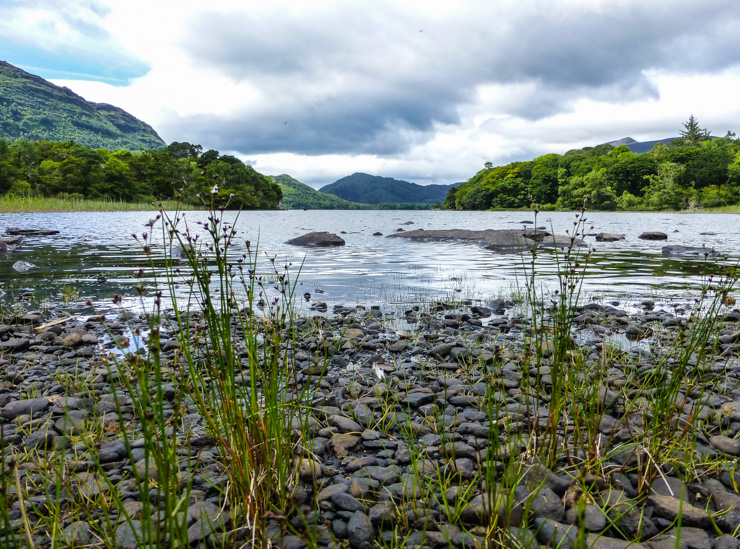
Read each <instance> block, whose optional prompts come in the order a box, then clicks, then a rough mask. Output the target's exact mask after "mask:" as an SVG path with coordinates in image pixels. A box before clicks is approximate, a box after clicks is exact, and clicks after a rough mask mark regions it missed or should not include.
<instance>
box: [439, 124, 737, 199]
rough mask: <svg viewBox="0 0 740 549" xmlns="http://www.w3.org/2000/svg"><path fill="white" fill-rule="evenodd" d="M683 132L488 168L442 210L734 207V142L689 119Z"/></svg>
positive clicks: (452, 194)
mask: <svg viewBox="0 0 740 549" xmlns="http://www.w3.org/2000/svg"><path fill="white" fill-rule="evenodd" d="M684 127H685V128H686V131H685V132H680V133H681V138H672V139H664V140H660V141H652V142H644V143H638V142H636V141H635V140H634V139H631V138H624V139H620V140H619V141H615V142H612V143H604V144H601V145H597V146H596V147H585V148H583V149H577V150H576V149H574V150H570V151H568V152H566V153H565V154H562V155H560V154H554V153H551V154H546V155H544V156H539V157H537V158H535V159H533V160H530V161H526V162H512V163H510V164H507V165H505V166H495V167H494V166H493V165H492V164H490V163H488V164H486V165H485V169H483V170H481V171H479V172H478V173H476V174H475V175H473V177H471V178H470V179H469V180H468V181H467V182H465V183H463V184H462V185H460V186H459V187H454V188H452V189H450V192H449V193H448V195H447V198H446V200H445V203H444V206H445V208H446V209H454V210H516V209H528V208H531V207H532V205H533V204H537V205H538V206H537V207H538V208H539V209H541V210H543V209H544V210H579V209H580V208H582V207H583V206H584V204H585V206H586V208H587V209H589V210H643V211H660V210H695V209H697V208H720V207H725V206H735V205H737V204H740V140H738V139H735V137H734V135H735V134H734V133H732V132H728V134H727V135H726V136H725V137H720V138H713V137H712V136H711V135H710V134H709V131H707V130H704V129H702V128H698V124H697V123H696V121H695V119H694V118H693V116H692V118H691V119H690V120H689V122H687V123H686V124H684ZM615 145H616V146H615ZM640 146H642V147H640ZM639 150H645V151H649V152H636V151H639Z"/></svg>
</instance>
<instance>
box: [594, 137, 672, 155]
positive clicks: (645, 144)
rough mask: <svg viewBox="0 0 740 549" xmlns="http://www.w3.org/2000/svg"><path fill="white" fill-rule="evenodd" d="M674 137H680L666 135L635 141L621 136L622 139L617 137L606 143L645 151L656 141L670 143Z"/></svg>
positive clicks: (633, 150) (649, 149) (641, 151)
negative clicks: (660, 137)
mask: <svg viewBox="0 0 740 549" xmlns="http://www.w3.org/2000/svg"><path fill="white" fill-rule="evenodd" d="M676 139H681V138H680V137H666V138H665V139H657V140H655V141H642V142H639V141H635V140H634V139H632V138H631V137H623V138H622V139H617V140H616V141H609V142H608V143H606V144H607V145H614V146H615V147H618V146H619V145H627V148H628V149H629V150H630V151H632V152H633V153H646V152H648V151H651V150H653V147H655V145H657V144H658V143H670V142H671V141H675V140H676Z"/></svg>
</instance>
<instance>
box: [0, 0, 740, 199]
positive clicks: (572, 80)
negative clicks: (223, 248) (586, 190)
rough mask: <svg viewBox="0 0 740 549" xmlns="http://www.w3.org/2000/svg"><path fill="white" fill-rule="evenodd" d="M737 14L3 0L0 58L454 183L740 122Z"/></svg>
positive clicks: (230, 135) (322, 164)
mask: <svg viewBox="0 0 740 549" xmlns="http://www.w3.org/2000/svg"><path fill="white" fill-rule="evenodd" d="M738 28H740V2H738V1H737V0H702V1H700V2H699V1H696V0H619V1H615V0H609V1H602V0H468V1H464V0H445V1H441V0H440V1H435V0H390V1H386V0H259V1H255V0H208V1H205V2H204V1H198V2H194V1H190V0H146V1H143V0H125V1H124V0H64V1H61V0H0V59H2V60H5V61H7V62H9V63H12V64H14V65H16V66H18V67H20V68H22V69H24V70H27V71H28V72H31V73H34V74H38V75H40V76H42V77H44V78H46V79H49V80H51V81H52V82H54V83H55V84H58V85H64V86H67V87H69V88H70V89H72V90H73V91H75V92H76V93H78V94H79V95H81V96H83V97H84V98H85V99H88V100H90V101H96V102H104V103H111V104H113V105H116V106H119V107H121V108H123V109H125V110H127V111H128V112H130V113H131V114H133V115H134V116H136V117H138V118H140V119H142V120H144V121H145V122H147V123H149V124H150V125H151V126H152V127H153V128H154V129H155V130H156V131H157V132H158V133H159V135H160V136H161V137H162V138H163V139H164V141H165V142H167V143H170V142H172V141H187V142H190V143H195V144H200V145H202V146H203V148H204V150H207V149H216V150H219V151H220V152H221V153H222V154H234V155H235V156H238V157H239V158H241V159H242V160H244V161H245V162H248V163H250V164H252V165H253V166H254V167H255V169H257V171H259V172H261V173H263V174H266V175H279V174H283V173H287V174H289V175H291V176H293V177H294V178H296V179H298V180H299V181H302V182H304V183H307V184H309V185H312V186H314V187H320V186H321V185H325V184H328V183H331V182H333V181H335V180H337V179H339V178H341V177H343V176H346V175H349V174H351V173H354V172H367V173H371V174H375V175H381V176H385V177H394V178H397V179H402V180H406V181H411V182H414V183H419V184H429V183H437V184H451V183H455V182H458V181H465V180H467V179H469V178H470V177H472V176H473V175H474V174H475V173H476V172H478V171H479V170H480V169H482V168H483V165H484V164H485V163H486V162H492V163H493V164H494V165H503V164H507V163H509V162H512V161H517V160H530V159H532V158H534V157H536V156H539V155H542V154H547V153H559V154H562V153H565V152H566V151H568V150H570V149H574V148H581V147H585V146H593V145H598V144H600V143H604V142H608V141H612V140H616V139H620V138H623V137H627V136H629V137H632V138H634V139H636V140H638V141H648V140H653V139H661V138H665V137H672V136H677V135H678V132H679V131H680V130H681V129H683V127H682V123H683V122H685V121H686V120H688V118H689V116H690V115H692V114H693V115H694V116H695V117H696V118H697V119H698V121H699V123H700V125H701V126H702V127H704V128H708V129H709V130H711V131H712V134H713V135H718V136H722V135H725V134H726V132H727V131H728V130H732V131H737V132H738V133H740V101H738V90H740V32H737V29H738Z"/></svg>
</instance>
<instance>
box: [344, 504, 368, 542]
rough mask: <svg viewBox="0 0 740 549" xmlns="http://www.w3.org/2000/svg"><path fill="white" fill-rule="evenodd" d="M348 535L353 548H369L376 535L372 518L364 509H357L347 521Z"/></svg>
mask: <svg viewBox="0 0 740 549" xmlns="http://www.w3.org/2000/svg"><path fill="white" fill-rule="evenodd" d="M347 537H348V538H349V544H350V547H352V548H353V549H367V548H369V547H370V546H371V544H372V542H373V539H374V536H373V528H372V525H371V523H370V519H369V518H368V517H367V515H365V513H363V512H362V511H355V512H354V513H353V514H352V516H351V517H350V519H349V522H348V523H347Z"/></svg>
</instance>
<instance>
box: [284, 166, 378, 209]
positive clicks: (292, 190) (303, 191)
mask: <svg viewBox="0 0 740 549" xmlns="http://www.w3.org/2000/svg"><path fill="white" fill-rule="evenodd" d="M270 177H272V180H273V181H274V182H275V183H277V184H278V185H280V189H281V190H282V191H283V199H282V200H281V201H280V207H281V208H283V209H286V210H301V209H306V210H356V209H367V208H368V206H367V205H366V204H357V203H356V202H349V201H347V200H342V199H341V198H337V197H336V196H334V195H333V194H324V193H321V192H319V191H317V190H316V189H313V188H311V187H309V186H308V185H306V184H305V183H301V182H300V181H297V180H295V179H293V178H292V177H290V176H289V175H286V174H283V175H273V176H270Z"/></svg>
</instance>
